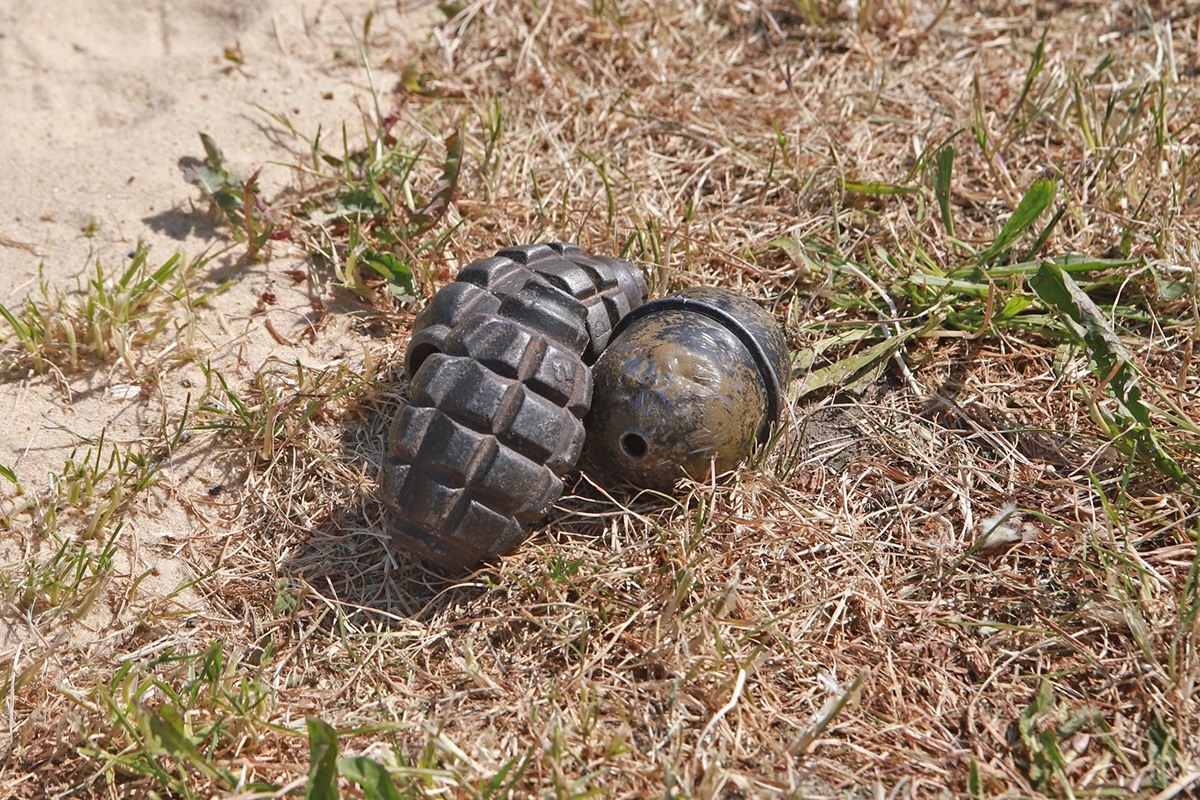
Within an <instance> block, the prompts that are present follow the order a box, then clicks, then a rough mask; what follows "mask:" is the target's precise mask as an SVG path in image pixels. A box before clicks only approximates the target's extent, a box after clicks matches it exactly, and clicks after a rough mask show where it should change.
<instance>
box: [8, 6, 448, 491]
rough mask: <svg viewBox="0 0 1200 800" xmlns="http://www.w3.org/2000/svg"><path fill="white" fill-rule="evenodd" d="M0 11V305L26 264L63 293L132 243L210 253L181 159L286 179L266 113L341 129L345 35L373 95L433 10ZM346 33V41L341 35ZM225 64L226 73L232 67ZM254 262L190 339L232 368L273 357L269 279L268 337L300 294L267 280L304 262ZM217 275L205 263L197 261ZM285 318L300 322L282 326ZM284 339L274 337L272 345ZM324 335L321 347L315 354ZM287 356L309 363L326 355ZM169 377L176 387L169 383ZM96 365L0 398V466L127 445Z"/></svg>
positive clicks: (347, 77)
mask: <svg viewBox="0 0 1200 800" xmlns="http://www.w3.org/2000/svg"><path fill="white" fill-rule="evenodd" d="M5 5H6V7H5V8H3V9H0V108H3V109H4V112H3V118H4V122H3V124H0V186H3V187H4V192H3V194H2V195H0V275H2V276H3V279H2V280H0V303H4V304H5V305H8V306H10V307H13V306H15V305H17V304H18V303H19V301H20V300H21V299H22V298H23V297H25V296H26V295H28V294H29V293H30V292H32V291H36V289H37V282H38V270H39V267H41V268H42V269H44V271H45V275H46V278H47V280H48V281H49V282H50V283H52V284H55V285H58V286H61V287H63V288H74V287H75V286H77V285H78V282H79V276H81V275H84V273H85V272H86V273H87V274H88V275H90V274H91V270H92V269H94V263H95V261H98V262H99V263H100V265H101V266H103V267H104V268H105V270H106V271H107V272H112V271H115V270H118V269H120V268H121V267H122V266H123V265H124V264H125V263H127V259H128V257H129V253H130V252H131V251H132V250H133V249H134V247H135V245H136V243H137V242H138V241H139V240H140V241H144V242H146V243H147V244H148V245H149V246H150V248H151V261H152V262H154V263H161V262H162V261H163V260H165V259H166V258H168V257H169V256H170V255H171V254H172V253H173V252H176V251H180V252H183V253H184V254H185V255H186V256H188V257H191V258H195V257H196V256H198V255H199V254H200V253H202V252H203V251H205V249H206V248H219V247H220V246H221V245H223V244H224V242H222V241H221V240H219V239H218V238H217V236H218V233H217V232H216V231H214V230H213V229H212V227H211V220H210V218H209V217H208V216H207V215H206V214H205V213H204V212H205V204H204V203H203V202H202V201H201V200H200V193H199V191H198V190H197V189H196V188H195V187H193V186H191V185H189V184H188V183H186V182H185V181H184V179H183V174H182V170H181V168H180V164H179V162H180V160H181V159H182V158H185V157H203V155H204V153H203V150H202V148H201V143H200V139H199V136H198V133H199V132H201V131H204V132H207V133H208V134H210V135H211V136H212V137H213V138H214V139H215V140H216V141H217V143H218V144H220V145H221V147H222V148H223V150H224V151H225V155H226V157H227V159H228V162H229V165H230V168H231V170H232V171H234V172H236V173H238V174H241V175H249V174H250V173H252V172H253V171H254V170H255V169H258V168H260V167H261V168H262V174H261V177H260V184H261V186H262V188H263V190H264V194H265V195H266V196H268V197H269V196H271V195H272V194H273V193H274V192H276V191H278V190H279V189H280V188H282V187H285V186H287V185H288V184H289V182H290V181H291V180H292V177H293V176H292V172H291V165H292V164H294V163H296V158H295V153H297V152H301V151H303V149H304V148H305V144H304V143H303V142H302V141H299V140H298V139H296V138H294V137H291V136H289V135H288V134H286V133H285V132H284V131H282V130H281V126H280V125H279V124H278V122H276V121H275V120H273V119H272V118H271V116H270V114H269V113H268V112H271V113H274V114H278V115H282V116H285V117H286V118H287V119H288V120H289V121H290V122H291V123H292V124H293V125H294V126H295V128H296V130H298V131H300V132H302V133H304V134H306V135H311V134H313V133H315V132H316V131H317V129H318V126H322V127H323V129H324V130H326V131H330V130H338V129H339V128H340V126H341V124H342V123H343V122H348V123H349V124H351V125H352V126H357V125H358V120H359V119H360V114H359V111H358V106H357V104H358V103H362V102H364V101H365V100H366V99H367V98H368V92H367V81H366V75H365V73H364V71H363V69H362V68H361V65H360V64H359V63H358V59H357V56H356V50H355V45H354V40H353V37H352V30H353V31H357V32H361V30H362V25H363V21H364V20H365V18H366V16H367V14H368V13H373V14H374V18H373V21H372V25H371V39H372V40H373V41H375V42H376V43H377V49H376V50H375V51H374V55H373V56H372V57H373V60H376V61H378V62H379V63H377V64H376V68H377V70H378V71H379V74H380V77H381V82H383V83H388V82H389V81H390V82H391V83H389V84H388V85H391V84H394V82H395V77H394V75H392V74H390V71H391V70H392V69H394V68H396V67H397V65H400V66H402V65H403V63H404V62H403V59H404V57H405V54H406V49H407V48H406V45H405V41H406V40H407V41H408V42H415V41H417V40H418V39H419V38H420V37H423V36H425V35H427V34H428V31H429V29H430V26H431V24H432V23H433V21H434V20H435V19H436V18H437V17H439V16H440V13H439V12H438V11H437V9H436V8H435V7H434V6H433V4H432V3H410V4H407V5H406V4H403V3H401V4H399V7H398V6H397V4H394V3H380V2H371V0H342V1H341V2H338V3H332V2H323V3H315V2H302V0H230V2H222V3H213V2H210V0H179V1H178V2H176V0H172V2H162V0H139V1H138V2H127V0H120V2H118V0H66V1H65V2H63V3H39V2H31V1H29V0H15V2H13V3H8V4H5ZM351 26H353V28H352V27H351ZM231 56H232V57H234V58H237V59H240V61H235V60H232V59H231ZM273 248H274V251H273V259H272V260H271V262H270V264H269V265H268V266H265V267H253V268H250V269H247V270H245V272H244V274H243V275H242V277H241V279H240V280H239V281H238V284H237V285H236V286H235V287H234V288H233V289H232V290H231V291H229V292H227V293H225V294H224V295H223V296H222V297H221V298H220V299H219V301H218V302H217V304H216V308H215V309H214V310H213V311H212V312H210V313H206V314H204V315H202V319H201V331H202V334H203V335H205V336H208V337H210V344H211V346H212V348H213V350H214V352H215V353H216V354H218V355H219V354H220V353H223V352H225V351H227V350H228V349H229V345H230V343H232V342H236V343H237V347H238V350H239V352H238V354H237V355H238V357H239V360H241V361H243V362H245V363H252V362H257V361H261V359H262V358H263V357H265V356H266V355H267V354H268V353H269V352H271V351H273V350H276V349H279V348H280V345H279V343H278V342H276V341H275V340H273V339H271V338H270V337H264V336H263V335H261V331H260V329H261V328H262V325H261V320H257V319H256V320H254V321H253V323H252V322H251V320H250V317H249V315H250V312H252V311H253V310H254V307H255V305H256V302H257V297H258V296H259V295H260V294H261V292H262V291H263V290H264V288H265V287H266V286H267V285H268V284H270V286H271V287H272V291H273V293H274V294H275V295H276V296H277V298H278V302H277V303H276V304H275V305H274V306H272V308H271V309H270V310H269V311H270V314H271V315H277V316H278V319H276V320H275V323H274V324H275V327H276V328H277V329H278V330H280V331H281V332H284V331H286V330H288V329H289V328H290V327H292V325H293V324H295V323H296V322H297V320H300V319H302V317H303V310H307V306H308V303H307V298H306V297H305V295H304V293H303V292H302V291H298V290H294V291H289V289H288V286H287V284H288V283H289V282H288V281H282V283H280V284H278V285H276V284H275V283H274V281H273V278H272V273H273V272H274V274H278V272H280V271H282V270H288V269H293V268H295V267H296V266H297V264H298V263H299V261H300V260H302V258H303V255H304V254H303V253H301V252H299V251H297V250H296V249H295V248H289V247H288V246H287V244H286V243H282V244H280V243H276V244H275V245H273ZM214 266H216V267H219V266H220V262H217V263H216V264H214ZM298 315H299V316H298ZM284 335H285V336H286V333H285V334H284ZM328 344H329V342H328V339H326V341H325V345H328ZM309 351H310V352H307V353H304V352H297V353H292V354H289V355H288V357H289V358H290V357H296V356H301V357H302V356H305V355H307V356H310V357H316V358H320V357H322V356H328V355H330V354H329V353H320V352H316V351H315V350H313V348H311V347H310V348H309ZM180 377H181V379H182V380H185V381H186V378H187V376H186V375H185V376H180ZM115 380H118V378H117V377H114V373H113V372H112V371H109V370H103V369H102V370H100V371H99V372H96V373H94V374H80V375H66V376H51V377H49V378H36V379H31V380H26V381H22V382H20V383H16V384H14V383H9V384H7V385H5V386H3V387H2V388H0V414H3V415H4V416H5V418H6V421H7V422H8V424H6V425H4V426H0V454H4V455H3V457H2V458H0V463H5V464H7V465H8V466H10V467H12V468H13V469H14V470H16V471H17V473H18V475H19V476H21V477H22V478H23V479H36V477H37V476H39V475H44V473H45V470H46V469H53V468H54V465H55V464H56V463H57V464H60V465H61V463H62V458H63V452H62V449H63V448H64V447H68V446H70V445H71V443H72V442H73V441H74V440H75V437H74V436H72V435H71V434H69V433H67V432H65V431H64V430H62V428H69V429H71V430H72V431H74V432H75V433H76V434H80V435H82V436H94V435H96V434H97V433H98V432H99V430H100V429H101V428H103V427H105V426H109V427H110V429H111V428H112V427H113V426H115V427H116V428H117V429H118V431H117V432H118V435H124V436H126V437H129V436H134V435H136V427H137V424H138V419H137V418H138V415H139V411H140V409H138V408H136V406H137V405H138V402H137V401H135V402H133V403H130V402H126V401H122V400H121V399H120V398H121V396H122V393H123V391H124V390H123V389H121V388H118V389H117V390H116V391H115V392H114V391H113V388H112V387H111V386H110V385H109V384H110V383H111V382H113V381H115Z"/></svg>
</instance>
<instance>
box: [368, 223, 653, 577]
mask: <svg viewBox="0 0 1200 800" xmlns="http://www.w3.org/2000/svg"><path fill="white" fill-rule="evenodd" d="M645 299H646V281H645V279H644V278H643V277H642V275H641V273H640V272H639V271H638V269H637V268H636V267H635V266H633V265H632V264H630V263H628V262H625V261H621V260H619V259H613V258H605V257H590V256H588V255H587V254H586V253H584V252H583V251H582V250H581V249H579V248H578V247H575V246H574V245H569V244H562V243H553V244H538V245H530V246H525V247H514V248H510V249H507V250H501V251H500V252H499V253H497V254H496V255H495V256H493V257H491V258H484V259H480V260H478V261H474V262H472V263H470V264H468V265H467V266H466V267H464V268H463V270H462V271H461V272H460V273H459V275H458V278H457V279H456V280H455V281H454V282H453V283H451V284H448V285H447V286H445V287H443V288H442V289H441V291H439V292H438V293H437V295H435V296H434V298H433V300H432V301H431V302H430V304H429V305H428V306H427V307H426V308H425V309H424V310H422V312H421V313H420V314H419V315H418V316H417V319H416V320H415V322H414V325H413V336H412V339H411V341H410V342H409V346H408V350H407V352H406V355H405V369H406V371H407V372H408V374H409V375H410V377H411V384H410V390H409V393H410V398H411V400H410V402H409V403H408V404H407V405H404V406H401V408H400V409H399V411H398V412H397V414H396V416H395V418H394V420H393V422H392V426H391V429H390V431H389V434H388V452H387V455H386V456H385V458H384V463H383V468H382V473H381V479H380V490H381V496H382V499H383V501H384V503H385V505H386V506H387V508H388V511H389V516H390V527H391V532H392V535H393V538H394V539H395V540H396V541H397V543H398V544H399V545H400V546H401V547H402V548H404V549H406V550H408V551H410V552H412V553H415V554H416V555H418V556H420V557H422V558H424V559H425V560H427V561H431V562H434V563H436V564H439V565H441V566H442V567H445V568H447V569H449V570H453V571H458V570H464V569H468V568H470V567H473V566H475V565H476V564H478V563H479V562H481V561H485V560H490V559H493V558H496V557H498V556H501V555H504V554H506V553H509V552H511V551H512V550H513V549H514V548H516V546H517V545H518V544H520V543H521V542H522V541H523V540H524V539H525V537H526V535H527V534H528V530H529V526H530V525H531V524H532V523H533V522H535V521H537V520H538V519H540V518H541V517H542V515H543V514H544V513H545V511H546V509H547V508H548V507H549V506H550V505H551V504H552V503H553V502H554V501H555V500H557V499H558V498H559V497H560V496H561V494H562V491H563V482H562V475H563V474H564V473H565V472H566V471H567V470H569V469H571V467H573V466H574V464H575V462H576V460H577V459H578V458H579V453H580V450H581V448H582V446H583V442H584V429H583V423H582V419H583V417H584V415H585V414H586V413H587V411H588V408H589V407H590V405H591V400H592V378H591V373H590V371H589V369H588V366H587V364H588V363H590V362H591V361H592V360H594V359H595V358H596V356H598V355H599V354H600V353H601V352H602V351H603V350H604V348H605V346H606V345H607V344H608V341H609V339H610V337H611V335H612V332H613V329H614V328H615V326H616V325H617V324H618V323H619V322H620V320H621V319H622V318H623V317H624V316H626V315H627V314H628V313H629V312H630V311H631V310H632V309H633V308H635V307H637V306H638V305H640V304H641V303H642V301H644V300H645Z"/></svg>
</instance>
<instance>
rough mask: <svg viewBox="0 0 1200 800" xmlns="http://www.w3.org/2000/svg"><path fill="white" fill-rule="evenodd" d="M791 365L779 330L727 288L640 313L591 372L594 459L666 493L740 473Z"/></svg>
mask: <svg viewBox="0 0 1200 800" xmlns="http://www.w3.org/2000/svg"><path fill="white" fill-rule="evenodd" d="M790 377H791V363H790V359H789V356H788V350H787V343H786V342H785V341H784V338H783V331H782V330H781V329H780V327H779V325H778V323H776V322H775V320H774V319H773V318H772V317H771V315H770V314H768V313H767V312H766V311H764V310H763V309H762V308H760V307H759V306H758V305H757V304H756V303H754V302H753V301H752V300H749V299H747V298H745V297H743V296H742V295H740V294H737V293H736V292H733V291H730V290H728V289H708V288H695V289H688V290H685V291H683V292H681V293H679V294H677V295H672V296H671V297H664V298H662V299H660V300H653V301H651V302H649V303H646V304H644V305H641V306H639V307H637V308H635V309H633V310H632V311H631V312H630V313H629V314H628V315H626V316H625V317H624V318H623V319H622V320H621V322H620V323H619V324H618V325H617V326H616V329H615V330H614V331H613V338H612V341H611V343H610V344H609V346H608V349H607V350H605V351H604V353H602V354H601V356H600V358H599V360H598V361H597V362H596V364H595V366H594V367H593V368H592V381H593V386H592V410H591V412H590V413H589V415H588V417H587V419H586V420H585V422H584V424H585V427H586V429H587V450H588V460H589V461H590V462H591V463H592V464H593V465H595V466H597V467H599V468H600V469H601V470H603V471H605V472H607V473H609V474H610V475H612V476H614V477H617V478H622V479H624V480H627V481H628V482H629V483H632V484H633V485H635V486H638V487H642V488H646V489H658V490H663V491H666V490H669V489H671V488H672V487H673V486H674V485H675V483H676V481H678V480H679V479H680V478H683V477H685V476H686V477H691V478H693V479H698V480H703V479H704V478H705V477H707V476H708V475H709V474H710V471H711V470H712V469H713V468H714V464H715V468H716V471H717V472H718V473H720V472H726V471H728V470H730V469H732V468H734V467H735V466H737V465H738V464H739V463H740V462H741V461H742V459H744V458H745V457H746V456H747V455H748V454H749V452H750V449H751V447H752V446H753V444H754V442H755V441H756V440H757V441H758V442H760V443H761V442H764V441H766V439H767V437H768V435H769V434H770V430H771V426H772V425H773V424H774V423H775V422H776V421H778V420H779V418H780V415H781V413H782V411H783V408H784V405H785V402H786V390H787V382H788V380H789V378H790Z"/></svg>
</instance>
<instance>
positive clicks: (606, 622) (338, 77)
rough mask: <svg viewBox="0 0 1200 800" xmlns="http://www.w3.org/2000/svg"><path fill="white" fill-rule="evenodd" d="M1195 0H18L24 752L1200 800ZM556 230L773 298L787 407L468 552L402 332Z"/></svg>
mask: <svg viewBox="0 0 1200 800" xmlns="http://www.w3.org/2000/svg"><path fill="white" fill-rule="evenodd" d="M1196 12H1197V9H1196V8H1195V7H1193V5H1192V4H1189V3H1183V2H1177V3H1172V2H1162V3H1151V4H1149V5H1146V4H1131V3H1112V4H1090V3H1074V2H1067V3H1059V4H1045V3H1032V2H1031V3H989V2H984V1H982V0H981V1H979V2H965V3H958V4H955V3H947V4H945V5H943V4H942V3H938V2H910V3H893V2H890V0H861V2H858V3H854V2H850V3H829V2H822V1H821V0H790V2H789V1H786V0H772V1H771V2H717V3H707V4H706V3H699V2H692V1H691V0H676V1H675V2H670V3H634V2H628V3H627V2H616V3H611V2H580V1H579V0H550V1H549V2H544V3H537V4H525V3H517V2H511V1H510V0H488V1H487V2H473V3H452V4H442V5H434V4H430V3H419V2H414V3H396V4H383V3H376V2H368V0H351V1H348V2H342V3H339V4H333V3H324V4H313V5H304V4H301V3H298V2H290V0H244V1H241V2H236V3H227V4H224V5H222V6H221V7H220V8H216V7H215V6H213V4H210V3H202V2H184V3H171V4H154V3H150V2H133V3H115V2H112V3H110V2H103V3H96V2H74V3H67V4H66V5H62V4H59V5H57V6H55V5H49V4H43V5H41V6H39V5H35V4H28V3H17V4H10V7H9V8H6V9H5V10H3V11H0V100H2V101H3V104H4V108H5V119H6V124H5V125H2V126H0V175H2V176H3V185H4V186H5V188H6V193H5V198H6V202H4V203H3V204H0V274H3V275H4V276H5V277H6V278H8V279H9V280H7V281H6V282H5V284H4V285H3V286H0V304H2V306H3V310H4V312H5V314H4V316H5V319H4V320H3V321H0V337H5V338H4V339H3V340H2V341H3V343H2V347H0V358H2V359H3V365H2V367H3V370H4V372H3V383H0V403H2V404H3V406H2V407H3V411H4V413H5V414H6V416H7V421H8V424H7V425H5V426H3V427H0V598H2V600H3V609H4V610H3V614H2V616H0V620H2V622H3V628H2V630H0V679H2V685H3V687H4V693H3V695H2V697H3V700H2V706H0V714H2V715H3V718H4V719H6V720H7V725H5V726H0V728H2V729H3V730H2V731H0V737H2V738H0V744H2V745H3V754H4V755H3V759H4V760H3V762H2V764H3V765H2V767H0V769H3V773H4V776H5V780H4V781H3V782H2V784H3V786H2V787H0V795H3V796H13V797H41V796H93V795H94V796H109V797H119V796H154V795H157V796H189V797H190V796H197V797H199V796H213V795H221V796H241V797H268V796H280V795H286V794H296V795H299V794H304V795H306V796H311V797H330V796H336V794H337V793H338V792H341V793H343V794H344V795H347V796H364V797H368V798H376V797H396V796H400V797H409V796H414V797H416V796H427V795H450V796H463V797H499V796H514V797H526V796H554V797H569V796H577V795H586V794H589V793H592V794H598V795H602V796H627V797H643V796H672V797H716V796H733V797H737V796H745V797H758V796H781V795H782V796H794V797H838V798H842V797H960V796H971V797H1040V796H1050V797H1060V796H1062V797H1082V796H1089V797H1090V796H1117V797H1147V798H1151V797H1152V798H1169V797H1176V796H1186V794H1187V793H1188V792H1189V791H1193V787H1194V786H1196V785H1198V784H1200V740H1198V738H1197V737H1198V736H1200V725H1198V722H1197V721H1198V720H1200V714H1198V713H1197V709H1196V708H1195V705H1196V699H1195V697H1194V685H1195V681H1196V679H1197V677H1198V676H1200V654H1197V652H1196V638H1195V637H1196V632H1197V628H1196V626H1197V610H1198V609H1200V605H1198V600H1197V588H1198V586H1200V562H1197V553H1196V537H1197V532H1198V531H1200V524H1198V520H1200V517H1198V515H1197V509H1196V499H1197V482H1196V477H1195V476H1196V475H1197V474H1200V473H1198V470H1197V465H1198V464H1200V459H1198V458H1197V456H1198V445H1200V439H1198V435H1200V419H1198V418H1197V415H1196V413H1195V411H1194V407H1195V398H1196V392H1197V390H1198V388H1200V373H1198V370H1197V367H1196V364H1195V363H1194V347H1195V343H1196V341H1197V321H1198V320H1200V302H1198V298H1200V280H1198V279H1197V277H1196V273H1195V271H1194V268H1193V264H1194V260H1195V255H1196V252H1197V248H1196V230H1197V225H1196V222H1197V213H1196V202H1197V196H1196V190H1195V174H1196V164H1195V157H1196V152H1197V151H1196V140H1197V137H1198V136H1200V130H1197V128H1196V125H1195V123H1196V120H1197V119H1200V105H1198V104H1197V102H1196V96H1195V95H1196V89H1195V80H1194V75H1195V73H1196V70H1197V68H1198V67H1200V15H1197V13H1196ZM202 135H203V136H204V138H203V139H202ZM548 240H563V241H574V242H578V243H579V244H580V245H581V246H583V247H584V248H585V249H587V250H589V251H591V252H595V253H604V254H610V255H619V256H623V257H625V258H628V259H630V260H632V261H633V262H634V263H636V264H638V265H639V266H640V267H641V268H642V269H643V270H644V271H645V273H646V275H647V277H648V279H649V281H650V284H651V289H652V293H653V294H656V295H661V294H665V293H667V292H669V291H672V290H675V289H678V288H683V287H686V286H692V285H719V286H726V287H731V288H734V289H737V290H738V291H740V292H742V293H744V294H746V295H748V296H750V297H753V298H754V299H756V300H757V301H759V302H761V303H762V304H763V305H764V307H766V308H767V309H768V310H769V311H771V312H772V313H773V314H774V315H775V317H776V318H777V319H778V320H779V322H780V323H781V324H782V325H784V327H785V329H786V331H787V335H788V339H789V342H790V344H791V346H792V348H793V355H794V358H793V381H792V384H791V390H790V395H789V399H790V401H791V404H790V409H789V414H788V415H787V419H786V420H785V422H784V424H782V425H780V426H779V429H778V431H777V435H776V436H775V437H774V438H773V439H772V441H771V442H770V443H769V444H768V445H767V446H765V447H763V448H761V449H760V451H759V452H756V453H754V454H753V455H752V456H751V457H750V458H749V459H748V460H747V462H746V463H745V464H743V465H742V466H741V467H740V468H738V469H737V470H735V471H734V472H733V473H732V474H730V475H726V476H721V477H720V478H719V479H718V478H717V477H716V476H714V477H713V478H712V479H711V480H708V481H702V482H689V483H684V484H681V485H680V486H678V487H677V489H676V491H675V492H673V493H671V494H670V495H669V496H666V497H664V496H661V495H650V494H638V493H637V492H635V491H633V490H631V489H629V488H627V487H621V486H615V485H611V484H609V483H607V482H601V481H599V480H597V479H595V478H593V477H591V476H589V475H587V474H583V473H573V474H572V475H571V476H569V480H568V492H567V494H566V496H564V498H563V499H562V500H561V501H560V502H559V503H558V504H556V506H555V508H554V509H553V510H552V511H551V513H550V514H549V515H548V517H547V519H546V520H545V522H544V523H543V524H540V525H539V526H537V527H536V528H535V530H534V531H533V533H532V536H531V538H530V539H529V541H527V542H526V543H525V544H524V545H522V547H521V548H519V549H518V550H517V551H516V552H515V553H513V554H512V555H511V556H508V557H506V558H505V559H504V560H503V561H502V562H501V563H499V564H494V565H487V566H484V567H481V568H480V569H479V570H478V571H476V572H474V573H472V574H470V575H468V576H459V577H448V576H446V575H444V574H441V573H439V572H437V571H436V570H432V569H430V568H427V567H426V566H424V565H422V564H420V563H419V562H417V561H415V560H413V559H411V558H410V557H409V556H408V555H407V554H406V553H404V552H403V551H402V550H399V549H397V548H395V547H394V546H392V545H391V544H390V541H389V535H388V528H387V521H386V517H385V514H384V513H383V510H382V507H381V505H380V503H379V502H378V500H377V499H376V495H375V492H376V488H377V485H378V465H379V462H380V458H381V454H382V452H383V439H384V432H385V430H386V426H387V423H388V420H389V419H390V417H391V415H392V414H393V413H394V410H395V408H396V407H397V405H398V404H399V403H401V402H403V399H404V397H405V392H406V385H405V381H404V379H403V375H402V369H401V361H402V354H403V349H404V344H405V341H406V339H407V336H408V333H409V331H410V327H411V323H412V319H413V315H414V314H415V313H416V312H417V311H418V310H419V308H420V307H421V305H422V304H423V303H424V302H425V301H427V300H428V298H429V297H430V296H432V294H433V293H434V292H435V291H436V290H437V289H438V288H439V287H440V286H442V285H444V284H445V283H446V282H448V281H450V280H452V279H453V277H454V275H455V273H456V272H457V270H458V268H460V267H461V266H462V265H463V264H465V263H467V262H468V261H470V260H471V259H474V258H477V257H480V256H484V255H487V254H489V253H491V252H494V251H495V250H497V249H499V248H501V247H503V246H506V245H510V244H514V243H527V242H535V241H548ZM177 253H178V254H179V255H178V257H176V254H177Z"/></svg>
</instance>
